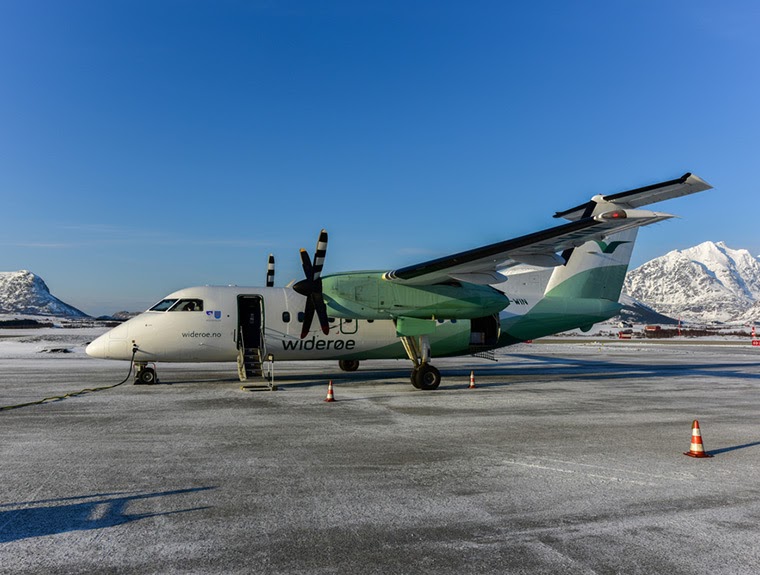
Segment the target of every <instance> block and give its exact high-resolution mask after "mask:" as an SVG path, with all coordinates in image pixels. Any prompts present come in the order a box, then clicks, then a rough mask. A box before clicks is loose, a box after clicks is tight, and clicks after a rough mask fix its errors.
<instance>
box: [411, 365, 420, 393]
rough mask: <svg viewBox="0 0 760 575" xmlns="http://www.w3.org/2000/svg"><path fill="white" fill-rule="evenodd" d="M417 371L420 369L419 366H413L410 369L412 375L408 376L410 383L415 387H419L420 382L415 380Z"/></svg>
mask: <svg viewBox="0 0 760 575" xmlns="http://www.w3.org/2000/svg"><path fill="white" fill-rule="evenodd" d="M419 371H420V368H419V366H417V367H415V368H413V369H412V375H411V376H410V379H411V380H412V385H413V386H414V387H415V388H417V389H419V388H420V384H419V382H418V381H417V374H418V373H419Z"/></svg>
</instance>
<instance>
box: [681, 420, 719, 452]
mask: <svg viewBox="0 0 760 575" xmlns="http://www.w3.org/2000/svg"><path fill="white" fill-rule="evenodd" d="M684 455H688V456H689V457H712V455H710V454H709V453H705V447H704V445H702V433H701V432H700V431H699V422H698V421H697V420H696V419H695V420H694V423H692V424H691V448H690V449H689V451H687V452H686V453H684Z"/></svg>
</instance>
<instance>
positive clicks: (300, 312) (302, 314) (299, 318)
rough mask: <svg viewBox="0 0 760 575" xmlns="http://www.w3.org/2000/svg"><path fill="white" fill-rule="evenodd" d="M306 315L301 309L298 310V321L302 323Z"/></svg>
mask: <svg viewBox="0 0 760 575" xmlns="http://www.w3.org/2000/svg"><path fill="white" fill-rule="evenodd" d="M304 317H306V316H305V315H304V313H303V312H302V311H299V312H298V322H299V323H303V318H304Z"/></svg>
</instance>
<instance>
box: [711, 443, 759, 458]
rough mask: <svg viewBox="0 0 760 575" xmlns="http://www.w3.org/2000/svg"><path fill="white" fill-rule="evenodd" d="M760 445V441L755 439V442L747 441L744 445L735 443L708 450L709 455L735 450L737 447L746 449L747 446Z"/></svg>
mask: <svg viewBox="0 0 760 575" xmlns="http://www.w3.org/2000/svg"><path fill="white" fill-rule="evenodd" d="M758 445H760V441H755V442H754V443H745V444H744V445H735V446H733V447H721V448H720V449H711V450H710V451H706V452H705V453H707V454H708V455H717V454H719V453H726V452H728V451H735V450H737V449H745V448H747V447H756V446H758Z"/></svg>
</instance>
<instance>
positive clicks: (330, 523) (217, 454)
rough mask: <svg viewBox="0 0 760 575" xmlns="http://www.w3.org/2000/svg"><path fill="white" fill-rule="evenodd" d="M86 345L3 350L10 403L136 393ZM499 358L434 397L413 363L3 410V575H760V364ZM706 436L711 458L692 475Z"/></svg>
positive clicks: (611, 349) (746, 349)
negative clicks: (415, 378)
mask: <svg viewBox="0 0 760 575" xmlns="http://www.w3.org/2000/svg"><path fill="white" fill-rule="evenodd" d="M29 336H32V334H29ZM61 337H63V336H61ZM77 337H78V339H77V340H76V341H75V342H74V343H73V345H72V346H71V348H70V351H72V353H40V351H42V350H43V349H46V346H47V349H48V350H49V349H50V348H56V349H57V348H60V347H61V346H63V347H65V342H63V341H62V339H59V340H57V341H53V342H50V344H49V345H48V342H47V341H46V340H45V338H44V337H43V338H41V339H40V340H37V341H29V339H28V338H22V340H18V339H13V338H6V339H0V404H1V405H7V404H13V403H21V402H25V401H31V400H33V399H36V398H42V397H46V396H49V395H60V394H62V393H66V392H72V391H77V390H79V389H82V388H84V387H93V386H98V385H105V384H109V383H116V382H118V381H120V380H121V379H123V378H124V376H125V375H126V371H127V369H128V366H127V365H126V363H119V362H108V361H101V360H95V359H91V358H87V357H85V356H84V354H83V351H82V350H83V344H84V341H83V340H85V339H86V338H87V335H86V334H82V335H79V336H77ZM497 357H498V359H499V362H498V363H492V362H488V361H485V360H479V359H474V358H459V359H450V360H438V361H436V362H435V364H436V365H437V366H438V367H439V368H440V369H441V371H442V373H443V377H444V379H443V383H442V385H441V389H439V390H438V391H436V392H420V391H417V390H414V389H413V388H412V387H411V385H410V384H409V382H408V372H409V369H408V366H407V363H406V362H394V361H373V362H366V363H364V364H363V365H362V368H361V369H360V371H358V372H356V373H353V374H345V373H342V372H340V371H339V370H338V368H337V366H336V365H335V364H332V363H329V364H328V363H310V364H305V363H302V364H297V363H291V364H278V365H277V366H276V367H275V370H276V371H275V376H276V380H277V384H278V385H279V388H280V389H279V391H276V392H253V393H251V392H243V391H241V390H240V383H239V382H238V381H237V380H236V377H235V372H234V366H233V365H212V366H194V365H189V364H188V365H168V364H162V365H159V377H160V379H161V382H162V383H161V384H159V385H155V386H134V385H131V383H130V384H125V385H122V386H120V387H116V388H114V389H111V390H107V391H101V392H97V393H90V394H87V395H83V396H79V397H75V398H71V399H66V400H63V401H58V402H54V403H49V404H45V405H39V406H32V407H26V408H23V409H18V410H13V411H4V412H0V430H1V433H2V450H1V451H0V454H1V455H2V460H1V461H2V466H1V468H0V480H1V482H2V483H1V484H2V486H3V489H2V495H1V496H0V572H2V573H93V572H114V573H272V574H281V573H282V574H284V573H299V574H306V573H351V574H356V573H363V574H366V573H415V574H416V573H431V574H433V573H434V574H440V573H457V574H462V573H573V574H577V573H684V574H686V573H689V574H692V573H757V572H759V571H760V544H759V543H758V542H759V541H760V479H759V478H758V473H759V472H760V393H758V391H759V390H760V348H753V347H751V346H750V345H749V342H741V343H735V344H724V345H718V344H711V345H693V344H689V345H687V344H673V343H671V344H658V345H655V344H646V343H639V342H636V341H631V342H620V343H610V342H605V343H594V342H585V343H584V342H575V343H540V342H538V343H536V344H533V345H522V346H517V347H513V348H509V349H507V350H505V352H504V353H501V354H499V355H498V356H497ZM471 370H474V373H475V383H476V386H477V388H476V389H473V390H470V389H467V386H468V383H469V374H470V371H471ZM330 379H332V380H333V382H334V385H335V397H336V399H337V401H336V402H335V403H325V402H324V401H323V400H324V398H325V395H326V391H327V382H328V380H330ZM693 419H698V420H699V422H700V425H701V428H702V436H703V439H704V443H705V448H706V449H707V451H708V452H710V453H712V454H713V455H714V457H713V458H710V459H693V458H690V457H686V456H684V455H683V452H684V451H688V449H689V443H690V437H691V423H692V420H693Z"/></svg>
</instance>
